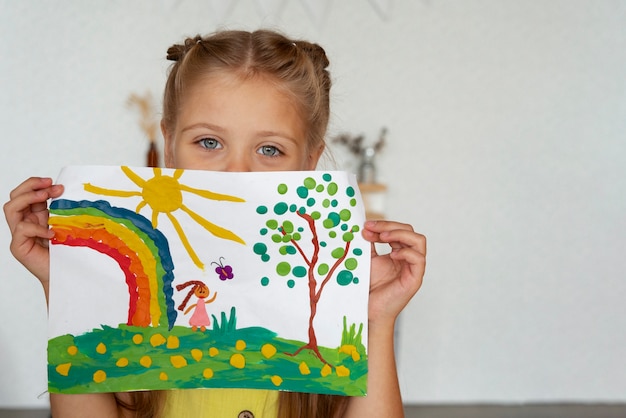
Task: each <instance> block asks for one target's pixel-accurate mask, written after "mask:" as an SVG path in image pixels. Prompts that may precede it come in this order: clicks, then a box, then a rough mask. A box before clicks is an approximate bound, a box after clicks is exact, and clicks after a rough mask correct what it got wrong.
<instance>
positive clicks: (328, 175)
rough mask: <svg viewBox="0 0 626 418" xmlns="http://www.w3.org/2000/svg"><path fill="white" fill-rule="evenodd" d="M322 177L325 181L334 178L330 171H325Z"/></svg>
mask: <svg viewBox="0 0 626 418" xmlns="http://www.w3.org/2000/svg"><path fill="white" fill-rule="evenodd" d="M322 178H323V179H324V181H331V180H332V179H333V176H331V175H330V174H329V173H324V174H323V175H322Z"/></svg>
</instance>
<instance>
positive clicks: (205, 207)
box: [48, 167, 369, 396]
mask: <svg viewBox="0 0 626 418" xmlns="http://www.w3.org/2000/svg"><path fill="white" fill-rule="evenodd" d="M183 174H185V179H186V180H185V184H184V185H183V184H182V183H181V182H180V181H179V179H180V178H181V176H182V175H183ZM150 175H152V178H150ZM146 178H149V180H144V179H146ZM128 180H130V181H131V182H132V183H133V184H135V185H136V186H138V187H139V189H140V190H139V191H134V190H129V188H128V184H129V183H128ZM59 182H60V183H62V184H64V185H65V193H64V195H63V196H61V197H60V198H59V199H56V200H54V201H53V202H52V203H51V205H50V212H51V216H50V220H49V224H50V226H51V228H52V229H53V230H54V232H55V236H54V238H53V239H52V240H51V244H52V245H51V300H50V323H51V327H50V329H51V335H50V339H49V342H48V363H49V366H48V371H49V373H48V374H49V391H50V392H55V393H93V392H106V391H127V390H141V389H172V388H199V387H221V388H229V387H233V388H235V387H243V388H259V389H273V390H289V391H302V392H314V393H327V394H341V395H351V396H362V395H365V394H366V390H367V387H366V382H367V347H366V344H365V343H364V341H367V339H366V332H367V330H366V329H365V328H364V324H366V321H367V295H368V291H369V289H368V287H369V283H368V281H369V243H367V242H366V241H365V240H364V239H363V238H362V237H361V236H360V227H361V223H362V222H363V221H364V214H363V212H364V211H363V208H362V204H361V202H360V200H359V195H358V189H357V188H356V185H355V183H353V182H351V178H350V177H348V176H347V175H346V174H345V173H338V172H332V173H321V172H320V173H318V172H308V173H295V172H294V173H288V174H285V173H282V174H281V173H208V172H196V171H183V170H166V169H162V170H161V169H151V168H150V169H148V168H137V167H135V168H132V169H131V168H129V167H121V168H120V167H70V168H68V169H65V170H64V172H62V174H61V177H60V178H59ZM224 184H227V185H228V187H227V188H226V187H225V186H219V185H224ZM198 185H203V186H201V187H200V186H198ZM204 185H218V186H216V187H212V186H209V187H206V186H204ZM208 189H211V190H208ZM220 189H221V190H220ZM226 191H227V193H224V192H226ZM183 192H189V193H191V194H193V195H194V196H196V198H195V199H192V200H191V201H189V202H187V203H188V204H183V197H182V194H183ZM105 199H106V200H105ZM203 202H207V203H203ZM146 206H147V207H149V208H150V209H151V212H148V214H149V215H150V219H149V218H146V217H145V216H144V215H143V214H142V213H143V212H144V211H143V210H142V209H144V208H145V207H146ZM192 207H193V210H192V209H191V208H192ZM179 210H180V212H177V211H179ZM174 212H176V213H174ZM160 214H165V215H166V217H167V218H168V219H169V221H170V222H165V223H163V222H159V219H158V218H159V215H160ZM209 219H211V220H210V221H209ZM218 224H219V225H220V226H218ZM207 231H209V232H210V234H207V233H206V232H207ZM81 248H82V250H80V252H79V249H81ZM84 250H87V251H89V253H85V252H82V251H84ZM90 254H92V255H90ZM198 254H201V256H199V255H198ZM107 260H109V261H107ZM205 265H208V266H211V267H212V268H211V269H207V270H209V271H205V269H204V266H205ZM112 266H114V267H112ZM235 273H236V274H235ZM97 286H101V287H100V288H98V287H97ZM97 289H100V290H97ZM116 292H117V293H116ZM85 294H87V295H91V296H92V299H91V300H88V301H85V300H84V299H85V297H84V296H82V297H81V296H79V295H85ZM114 294H118V295H119V294H122V295H125V296H123V297H113V296H109V295H114ZM122 299H123V300H122ZM81 301H82V302H84V303H88V304H89V305H88V308H87V309H82V310H81V308H80V305H79V304H80V303H81ZM109 312H113V313H115V314H117V313H119V314H120V315H122V317H123V318H124V319H123V320H121V321H117V320H116V319H115V318H117V317H115V318H113V319H104V315H105V314H106V313H109ZM77 313H80V314H79V315H77ZM286 317H287V318H289V319H288V320H286ZM79 322H80V323H79Z"/></svg>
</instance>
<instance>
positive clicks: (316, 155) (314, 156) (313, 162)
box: [307, 142, 326, 171]
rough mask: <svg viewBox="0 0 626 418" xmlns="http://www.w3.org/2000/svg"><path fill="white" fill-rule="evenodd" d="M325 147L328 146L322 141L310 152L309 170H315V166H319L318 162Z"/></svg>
mask: <svg viewBox="0 0 626 418" xmlns="http://www.w3.org/2000/svg"><path fill="white" fill-rule="evenodd" d="M325 148H326V145H325V144H324V143H323V142H322V143H321V144H320V145H319V146H317V147H316V148H314V149H312V150H311V151H310V152H309V158H308V162H307V163H308V165H307V170H309V171H313V170H315V168H316V167H317V163H318V162H319V160H320V157H321V156H322V154H323V153H324V149H325Z"/></svg>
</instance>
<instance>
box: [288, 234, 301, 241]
mask: <svg viewBox="0 0 626 418" xmlns="http://www.w3.org/2000/svg"><path fill="white" fill-rule="evenodd" d="M291 238H292V239H293V240H294V241H300V240H301V239H302V235H300V233H298V232H294V233H293V234H292V235H291Z"/></svg>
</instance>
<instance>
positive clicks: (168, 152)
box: [161, 119, 174, 168]
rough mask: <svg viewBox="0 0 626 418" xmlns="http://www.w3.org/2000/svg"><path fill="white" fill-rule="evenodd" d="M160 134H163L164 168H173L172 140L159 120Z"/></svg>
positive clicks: (162, 122) (163, 123)
mask: <svg viewBox="0 0 626 418" xmlns="http://www.w3.org/2000/svg"><path fill="white" fill-rule="evenodd" d="M161 133H162V134H163V140H164V142H163V159H164V162H165V167H166V168H174V139H173V137H172V136H173V135H172V134H171V133H170V132H168V130H167V128H166V127H165V122H164V121H163V120H162V119H161Z"/></svg>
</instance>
